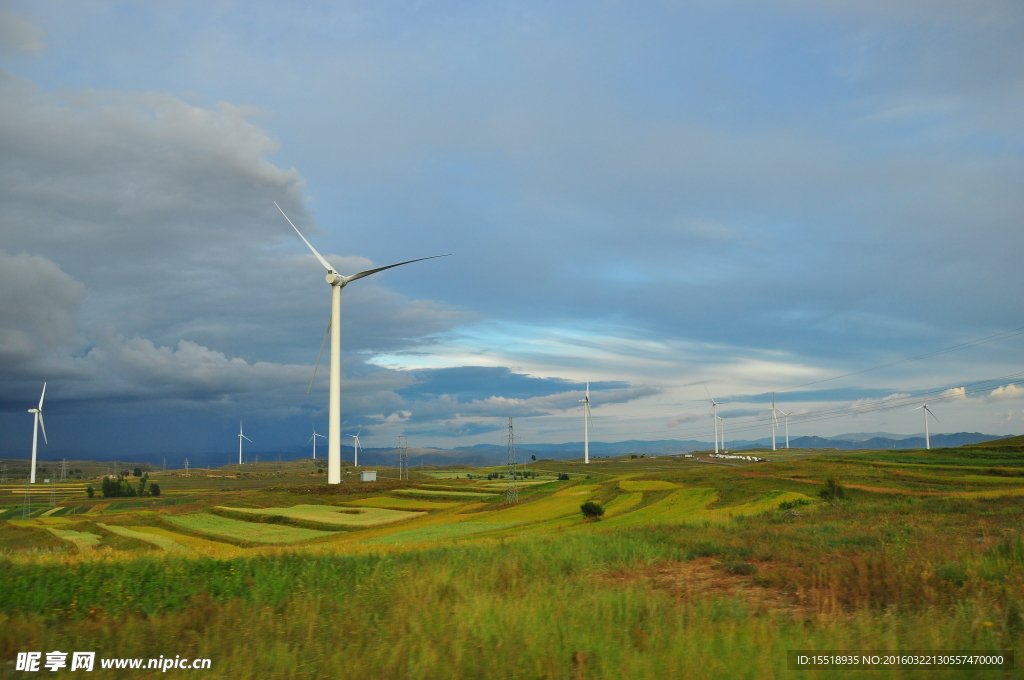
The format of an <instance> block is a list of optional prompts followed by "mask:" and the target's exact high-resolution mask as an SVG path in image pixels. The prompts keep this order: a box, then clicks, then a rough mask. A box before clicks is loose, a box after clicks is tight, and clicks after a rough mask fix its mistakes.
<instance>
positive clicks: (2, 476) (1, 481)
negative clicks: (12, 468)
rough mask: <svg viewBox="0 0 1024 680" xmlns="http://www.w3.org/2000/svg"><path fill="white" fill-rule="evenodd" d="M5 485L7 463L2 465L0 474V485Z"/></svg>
mask: <svg viewBox="0 0 1024 680" xmlns="http://www.w3.org/2000/svg"><path fill="white" fill-rule="evenodd" d="M6 483H7V463H4V469H3V471H2V472H0V484H6Z"/></svg>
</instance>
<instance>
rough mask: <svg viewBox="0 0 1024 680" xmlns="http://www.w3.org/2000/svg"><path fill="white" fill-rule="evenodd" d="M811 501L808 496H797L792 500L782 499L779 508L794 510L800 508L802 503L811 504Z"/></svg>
mask: <svg viewBox="0 0 1024 680" xmlns="http://www.w3.org/2000/svg"><path fill="white" fill-rule="evenodd" d="M810 504H811V502H810V501H809V500H807V499H806V498H797V499H795V500H792V501H782V502H781V503H779V510H793V509H794V508H799V507H800V506H801V505H810Z"/></svg>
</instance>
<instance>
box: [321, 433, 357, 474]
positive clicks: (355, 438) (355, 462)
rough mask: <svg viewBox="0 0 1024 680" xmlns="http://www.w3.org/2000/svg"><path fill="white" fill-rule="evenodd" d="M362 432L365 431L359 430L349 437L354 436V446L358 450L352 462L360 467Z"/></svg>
mask: <svg viewBox="0 0 1024 680" xmlns="http://www.w3.org/2000/svg"><path fill="white" fill-rule="evenodd" d="M362 433H363V431H362V430H359V432H357V433H355V434H350V435H349V437H352V447H353V448H354V449H355V451H356V453H355V460H354V461H352V464H353V465H354V466H355V467H359V435H360V434H362ZM320 436H321V437H322V436H323V435H320Z"/></svg>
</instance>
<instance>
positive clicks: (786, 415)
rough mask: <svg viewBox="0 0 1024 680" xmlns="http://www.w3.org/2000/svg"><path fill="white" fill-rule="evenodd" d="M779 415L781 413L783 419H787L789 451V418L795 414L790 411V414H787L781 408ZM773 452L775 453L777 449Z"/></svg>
mask: <svg viewBox="0 0 1024 680" xmlns="http://www.w3.org/2000/svg"><path fill="white" fill-rule="evenodd" d="M779 413H781V414H782V417H783V418H785V419H786V448H787V449H788V448H789V417H790V416H791V415H793V412H792V411H790V412H789V413H786V412H785V411H783V410H782V409H781V408H780V409H779ZM772 450H773V451H774V450H775V449H772Z"/></svg>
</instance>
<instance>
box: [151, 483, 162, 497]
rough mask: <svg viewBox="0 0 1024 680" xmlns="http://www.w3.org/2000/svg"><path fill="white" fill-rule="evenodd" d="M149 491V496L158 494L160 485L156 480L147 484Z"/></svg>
mask: <svg viewBox="0 0 1024 680" xmlns="http://www.w3.org/2000/svg"><path fill="white" fill-rule="evenodd" d="M149 493H150V495H151V496H159V495H160V485H159V484H157V483H156V482H153V483H152V484H150V485H149Z"/></svg>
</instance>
